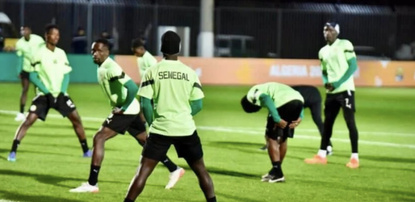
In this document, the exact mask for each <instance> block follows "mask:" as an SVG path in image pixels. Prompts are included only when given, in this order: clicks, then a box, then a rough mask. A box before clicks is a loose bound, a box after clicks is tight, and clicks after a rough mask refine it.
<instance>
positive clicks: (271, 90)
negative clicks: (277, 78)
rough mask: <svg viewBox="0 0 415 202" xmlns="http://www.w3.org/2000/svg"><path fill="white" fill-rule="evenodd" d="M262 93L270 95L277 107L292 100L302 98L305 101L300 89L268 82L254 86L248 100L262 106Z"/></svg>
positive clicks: (249, 92)
mask: <svg viewBox="0 0 415 202" xmlns="http://www.w3.org/2000/svg"><path fill="white" fill-rule="evenodd" d="M261 94H266V95H269V96H270V97H271V99H272V100H273V101H274V104H275V107H276V108H279V107H281V106H282V105H284V104H286V103H288V102H290V101H292V100H300V101H301V102H303V103H304V99H303V97H302V96H301V94H300V93H299V92H298V91H296V90H294V89H293V88H291V87H290V86H288V85H285V84H282V83H277V82H268V83H263V84H258V85H255V86H253V87H252V88H251V89H249V91H248V94H247V98H248V101H249V102H251V103H252V104H254V105H257V106H261V102H260V100H259V96H260V95H261ZM261 107H262V106H261Z"/></svg>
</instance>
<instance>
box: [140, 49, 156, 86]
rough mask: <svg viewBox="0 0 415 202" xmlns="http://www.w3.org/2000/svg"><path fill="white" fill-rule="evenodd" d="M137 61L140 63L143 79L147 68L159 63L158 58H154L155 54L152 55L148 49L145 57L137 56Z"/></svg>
mask: <svg viewBox="0 0 415 202" xmlns="http://www.w3.org/2000/svg"><path fill="white" fill-rule="evenodd" d="M137 63H138V70H139V72H140V76H141V80H142V79H143V78H144V74H145V73H146V72H147V69H148V68H150V67H151V66H154V65H155V64H157V60H156V58H154V56H153V55H151V53H149V52H148V51H146V52H145V53H144V55H143V57H138V58H137Z"/></svg>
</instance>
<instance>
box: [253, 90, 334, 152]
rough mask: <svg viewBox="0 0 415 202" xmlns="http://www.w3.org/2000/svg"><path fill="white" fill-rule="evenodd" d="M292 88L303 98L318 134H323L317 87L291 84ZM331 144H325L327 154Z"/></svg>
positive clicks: (330, 149) (331, 149) (331, 147)
mask: <svg viewBox="0 0 415 202" xmlns="http://www.w3.org/2000/svg"><path fill="white" fill-rule="evenodd" d="M291 88H293V89H294V90H296V91H298V92H299V93H300V94H301V96H303V98H304V108H309V109H310V111H311V116H312V119H313V121H314V123H315V124H316V126H317V129H318V131H319V133H320V136H323V120H322V118H321V101H322V99H321V94H320V91H318V89H317V87H315V86H311V85H293V86H291ZM266 148H267V145H265V146H264V147H262V148H261V149H262V150H266ZM332 153H333V146H332V144H331V141H329V145H328V146H327V154H328V155H332Z"/></svg>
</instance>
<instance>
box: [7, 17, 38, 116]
mask: <svg viewBox="0 0 415 202" xmlns="http://www.w3.org/2000/svg"><path fill="white" fill-rule="evenodd" d="M20 32H21V34H22V38H20V39H19V40H18V41H17V42H16V54H17V56H19V64H18V66H17V68H18V72H20V74H19V78H20V80H21V84H22V93H21V94H20V111H19V113H17V115H16V118H15V119H14V120H16V121H24V120H25V119H26V116H25V115H24V108H25V105H26V99H27V91H28V90H29V84H30V81H29V72H30V71H31V69H32V65H31V62H32V58H33V55H34V54H36V53H37V52H38V50H39V48H40V47H42V46H43V45H45V41H44V40H43V38H42V37H40V36H39V35H36V34H32V30H31V28H30V27H29V26H27V25H25V26H23V27H21V28H20Z"/></svg>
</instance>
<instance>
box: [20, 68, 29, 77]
mask: <svg viewBox="0 0 415 202" xmlns="http://www.w3.org/2000/svg"><path fill="white" fill-rule="evenodd" d="M20 78H21V79H29V72H27V71H25V70H22V71H21V72H20Z"/></svg>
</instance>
